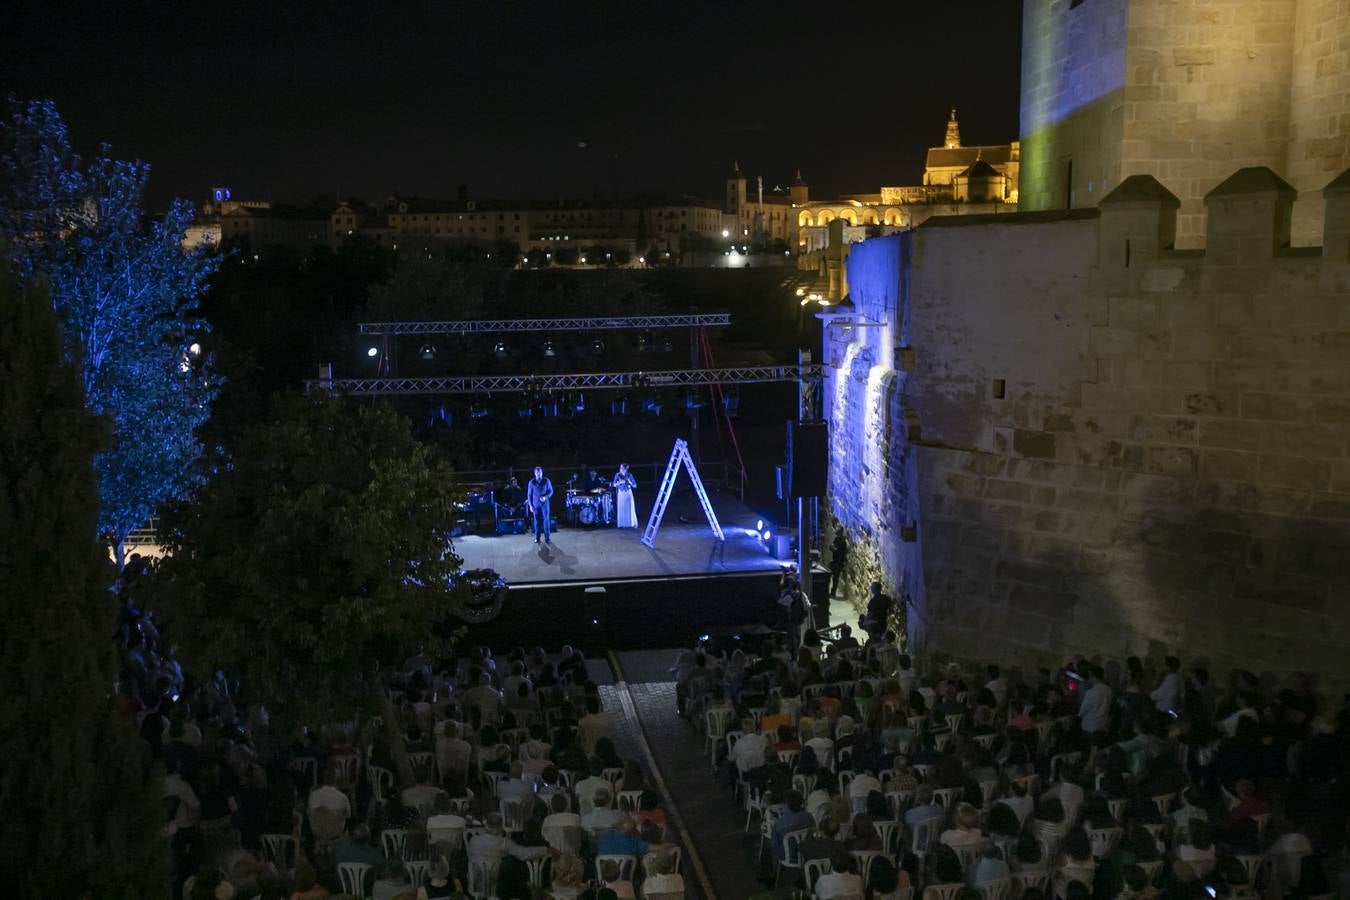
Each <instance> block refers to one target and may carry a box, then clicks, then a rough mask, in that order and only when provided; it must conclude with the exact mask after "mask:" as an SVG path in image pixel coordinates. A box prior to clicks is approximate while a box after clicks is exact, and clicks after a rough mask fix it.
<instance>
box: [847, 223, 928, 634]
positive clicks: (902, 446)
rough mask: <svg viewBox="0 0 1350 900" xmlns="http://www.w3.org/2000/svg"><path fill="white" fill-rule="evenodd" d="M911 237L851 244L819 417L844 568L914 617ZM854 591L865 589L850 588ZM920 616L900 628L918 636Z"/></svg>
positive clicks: (917, 593) (919, 592)
mask: <svg viewBox="0 0 1350 900" xmlns="http://www.w3.org/2000/svg"><path fill="white" fill-rule="evenodd" d="M913 234H914V233H913V232H906V233H902V234H897V235H891V236H889V237H880V238H873V239H871V240H869V241H863V242H861V243H857V244H854V245H852V248H851V249H852V252H851V253H850V254H849V257H848V285H849V292H850V298H851V300H852V303H853V306H854V309H853V310H849V309H847V308H843V309H842V310H841V308H838V307H835V308H832V310H831V316H833V317H834V318H832V319H831V320H830V321H831V324H829V325H827V326H826V328H825V357H824V362H825V364H826V368H827V371H828V372H829V373H830V375H829V378H828V379H827V382H826V384H825V388H824V391H823V394H824V402H823V410H822V415H823V416H824V418H825V420H826V421H827V422H828V423H829V424H830V435H831V441H830V461H829V470H830V482H829V499H828V505H829V507H830V511H831V512H832V513H833V514H834V516H835V517H836V518H837V519H838V520H839V522H840V524H841V526H842V527H843V528H844V530H845V531H846V532H847V533H848V535H849V538H850V540H851V542H852V543H853V545H854V548H855V550H854V558H853V560H852V568H853V569H854V570H855V572H856V573H862V576H860V578H858V579H855V580H862V577H866V578H870V577H872V576H874V575H875V576H876V577H878V580H880V581H882V582H883V584H885V586H886V589H887V590H888V591H889V592H891V594H892V595H893V596H901V597H908V598H910V599H911V600H913V601H914V602H915V604H916V609H918V610H919V611H920V614H922V597H923V584H922V560H921V559H920V558H919V554H918V550H917V548H918V544H917V543H916V542H915V541H914V540H913V537H914V536H915V535H916V534H917V531H916V530H915V529H914V528H913V526H914V525H915V524H916V523H917V522H918V489H917V480H916V477H917V470H916V467H915V462H916V460H915V456H914V452H913V448H912V447H911V446H910V444H909V441H908V428H909V427H910V421H909V418H908V416H907V412H906V410H905V408H904V406H903V398H904V393H905V383H906V373H905V371H904V369H903V365H904V361H905V354H904V353H903V351H902V350H901V349H900V348H901V347H903V346H904V345H905V344H906V343H907V341H908V322H907V321H906V319H905V317H904V310H905V309H906V308H907V305H908V304H907V301H905V300H904V299H903V297H904V295H905V293H906V292H907V290H908V286H907V282H906V277H907V273H908V272H909V268H910V267H909V257H910V248H911V243H912V241H913ZM851 587H853V588H854V589H855V591H856V589H857V588H859V587H863V588H865V585H861V584H854V585H851ZM922 630H923V622H922V619H921V618H917V619H915V620H913V621H911V622H909V623H908V633H909V635H910V636H911V637H915V638H917V637H920V636H921V634H922Z"/></svg>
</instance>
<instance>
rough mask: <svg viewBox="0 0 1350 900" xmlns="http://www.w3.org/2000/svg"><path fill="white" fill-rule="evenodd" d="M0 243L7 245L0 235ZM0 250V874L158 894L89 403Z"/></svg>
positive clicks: (149, 782)
mask: <svg viewBox="0 0 1350 900" xmlns="http://www.w3.org/2000/svg"><path fill="white" fill-rule="evenodd" d="M0 249H3V248H0ZM5 256H6V254H4V253H2V252H0V534H3V535H4V536H5V539H4V540H3V541H0V576H2V577H0V615H3V617H4V619H3V621H4V622H5V623H6V627H5V628H4V631H3V637H0V650H2V651H3V652H0V683H3V684H4V685H5V690H4V693H3V696H2V698H0V809H3V810H4V811H5V814H4V815H3V816H0V884H8V885H10V893H11V894H13V895H14V896H17V897H113V898H115V897H137V898H139V897H167V895H168V883H169V874H168V845H167V843H166V841H165V840H164V838H163V837H162V826H163V824H164V815H163V812H162V807H161V806H160V802H159V793H160V786H159V783H158V779H157V778H155V777H153V776H152V775H151V773H148V772H147V771H146V770H145V769H144V768H143V766H142V763H141V758H140V748H139V746H138V744H137V737H136V734H135V732H134V731H133V730H132V727H133V726H132V723H131V722H130V721H128V720H126V719H124V718H123V717H122V716H121V715H120V714H119V713H118V711H117V710H116V708H115V706H114V699H115V698H114V697H113V696H111V694H110V692H109V688H110V686H111V685H112V684H113V682H114V680H115V679H116V677H117V661H116V658H115V655H114V645H113V642H112V641H111V640H109V636H110V635H111V634H112V633H113V629H114V623H115V621H116V612H117V610H116V603H115V601H114V599H113V595H112V594H110V593H109V592H108V589H107V587H108V582H109V580H110V566H109V563H108V559H107V553H106V551H105V550H104V549H103V548H101V547H100V546H99V545H98V542H97V539H96V536H95V535H96V533H95V530H94V523H95V520H96V517H97V515H98V493H97V489H96V480H95V476H94V469H93V459H94V454H95V453H96V452H97V450H98V449H99V447H100V446H101V445H102V443H103V440H104V437H105V433H106V429H105V428H104V427H103V425H102V423H100V422H99V421H98V420H97V419H96V418H95V417H93V416H91V415H90V414H89V413H88V411H87V410H86V409H85V402H84V395H83V392H82V391H81V389H80V379H79V376H78V374H77V373H76V371H75V370H74V369H73V368H72V367H70V366H68V365H65V364H63V363H62V347H61V336H60V330H59V328H58V324H57V319H56V316H55V314H54V313H53V311H52V307H51V301H50V300H49V298H48V297H47V296H46V294H45V293H44V292H43V291H42V288H41V285H38V286H36V287H35V288H33V289H31V290H29V291H28V292H27V294H26V295H25V294H23V293H21V292H20V290H19V287H18V284H17V282H16V279H15V278H14V277H13V276H12V274H11V271H10V268H9V265H8V263H7V261H6V259H5Z"/></svg>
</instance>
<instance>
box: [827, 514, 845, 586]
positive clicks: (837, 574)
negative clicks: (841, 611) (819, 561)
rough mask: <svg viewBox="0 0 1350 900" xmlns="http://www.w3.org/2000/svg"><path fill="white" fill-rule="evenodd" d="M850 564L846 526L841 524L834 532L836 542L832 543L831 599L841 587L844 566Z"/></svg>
mask: <svg viewBox="0 0 1350 900" xmlns="http://www.w3.org/2000/svg"><path fill="white" fill-rule="evenodd" d="M847 564H848V535H846V534H844V526H843V525H842V524H840V525H839V526H838V527H837V529H836V530H835V532H834V543H833V544H831V545H830V599H831V600H833V599H834V592H835V591H837V590H838V589H839V582H841V581H843V580H844V566H846V565H847Z"/></svg>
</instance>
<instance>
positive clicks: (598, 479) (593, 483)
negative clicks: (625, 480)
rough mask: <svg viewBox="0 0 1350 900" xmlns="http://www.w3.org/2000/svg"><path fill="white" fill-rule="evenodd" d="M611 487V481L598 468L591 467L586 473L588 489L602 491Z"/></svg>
mask: <svg viewBox="0 0 1350 900" xmlns="http://www.w3.org/2000/svg"><path fill="white" fill-rule="evenodd" d="M608 487H609V481H608V480H606V479H605V478H603V477H602V476H601V475H600V472H599V471H598V470H596V469H591V470H590V471H589V472H587V473H586V490H588V491H602V490H604V489H606V488H608Z"/></svg>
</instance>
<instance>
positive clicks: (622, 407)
mask: <svg viewBox="0 0 1350 900" xmlns="http://www.w3.org/2000/svg"><path fill="white" fill-rule="evenodd" d="M609 414H610V415H611V416H626V415H628V398H627V397H620V398H618V399H617V400H611V401H609Z"/></svg>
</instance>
